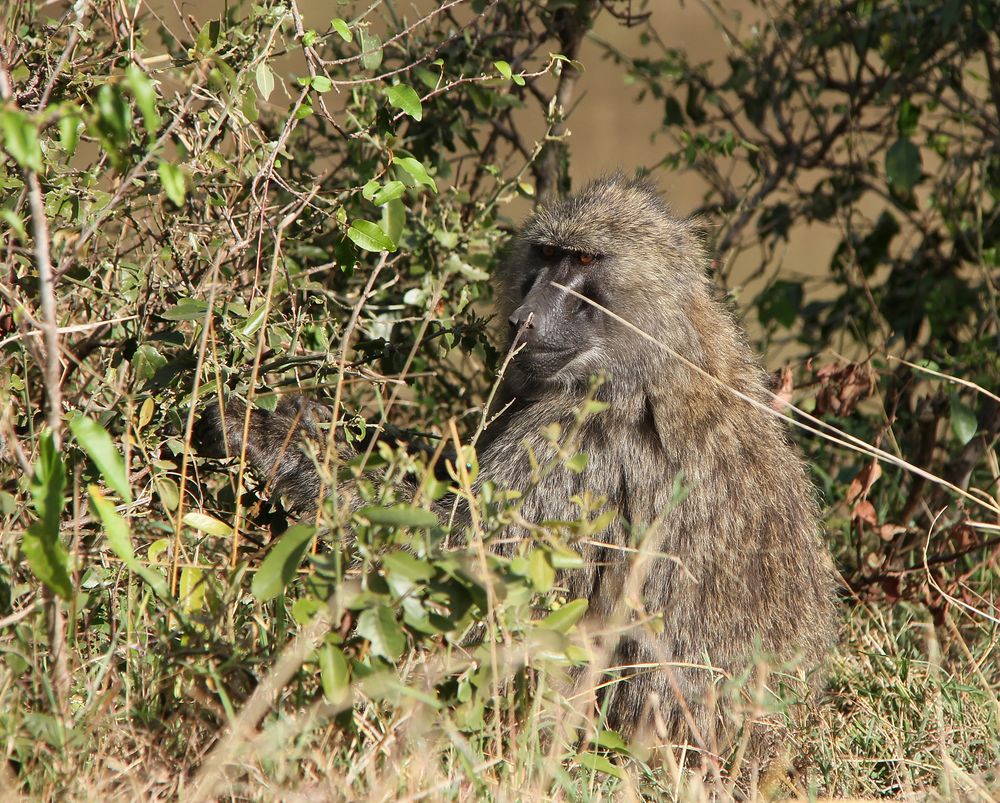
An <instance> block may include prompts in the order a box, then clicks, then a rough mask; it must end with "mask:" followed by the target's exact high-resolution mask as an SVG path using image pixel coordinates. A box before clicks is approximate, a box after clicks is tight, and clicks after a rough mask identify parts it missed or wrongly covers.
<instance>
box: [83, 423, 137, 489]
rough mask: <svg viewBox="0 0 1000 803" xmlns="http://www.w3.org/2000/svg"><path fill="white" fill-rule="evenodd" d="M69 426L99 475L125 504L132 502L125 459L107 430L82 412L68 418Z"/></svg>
mask: <svg viewBox="0 0 1000 803" xmlns="http://www.w3.org/2000/svg"><path fill="white" fill-rule="evenodd" d="M69 428H70V430H71V431H72V432H73V436H74V437H75V438H76V440H77V443H79V444H80V446H81V447H82V448H83V450H84V451H85V452H86V453H87V454H88V455H89V456H90V459H91V460H93V461H94V465H95V466H97V470H98V471H100V472H101V476H102V477H103V478H104V481H105V482H106V483H107V484H108V487H110V488H112V489H113V490H114V491H115V493H117V494H118V495H119V496H120V497H121V498H122V500H124V501H125V502H126V504H131V503H132V489H131V488H129V485H128V476H127V474H126V472H125V461H124V460H122V456H121V454H119V453H118V450H117V449H116V448H115V444H114V441H113V440H111V436H110V435H109V434H108V431H107V430H106V429H105V428H104V427H103V426H101V425H100V424H99V423H98V422H97V421H94V420H93V419H92V418H88V417H87V416H85V415H83V414H79V415H75V416H73V417H72V418H71V419H70V422H69Z"/></svg>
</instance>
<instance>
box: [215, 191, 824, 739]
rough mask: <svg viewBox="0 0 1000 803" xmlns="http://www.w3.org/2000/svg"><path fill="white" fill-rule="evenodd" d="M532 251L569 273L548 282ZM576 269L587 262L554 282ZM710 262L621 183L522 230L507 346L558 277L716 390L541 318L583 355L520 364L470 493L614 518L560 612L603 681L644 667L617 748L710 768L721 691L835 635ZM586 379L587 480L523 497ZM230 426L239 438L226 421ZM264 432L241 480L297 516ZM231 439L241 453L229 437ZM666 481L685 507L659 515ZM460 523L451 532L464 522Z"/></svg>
mask: <svg viewBox="0 0 1000 803" xmlns="http://www.w3.org/2000/svg"><path fill="white" fill-rule="evenodd" d="M542 246H550V247H553V248H556V249H562V250H563V251H564V252H566V254H567V255H568V256H567V257H566V259H565V260H564V261H563V262H561V263H559V264H558V265H556V264H555V263H554V262H553V263H551V265H552V266H551V267H546V266H547V265H549V264H550V263H545V262H544V259H543V258H542V257H541V256H540V253H541V252H540V251H539V249H540V247H542ZM549 250H551V249H549ZM576 252H585V253H590V254H596V255H598V259H597V260H596V261H595V262H594V263H593V264H591V265H588V266H582V265H581V266H580V267H579V274H576V273H573V272H572V271H570V272H567V271H568V270H569V269H568V268H567V267H566V266H567V265H572V264H575V263H573V262H572V259H573V256H574V254H575V253H576ZM708 262H709V260H708V256H707V254H706V250H705V247H704V245H703V243H702V242H701V239H700V237H699V235H698V233H697V231H696V228H695V226H694V224H692V223H691V222H689V221H684V220H680V219H677V218H675V217H673V216H672V215H671V214H670V213H669V211H668V209H667V207H666V206H665V205H664V203H663V202H662V201H661V200H660V198H659V197H658V196H657V195H656V193H655V192H654V191H653V190H652V189H651V188H650V187H649V186H648V185H647V184H645V183H642V182H638V181H632V180H626V179H624V178H622V177H618V176H616V177H612V178H609V179H603V180H600V181H597V182H595V183H593V184H591V185H590V186H589V187H587V188H586V189H584V190H583V191H582V192H580V193H579V194H577V195H575V196H572V197H570V198H567V199H565V200H563V201H560V202H556V203H554V204H552V205H550V206H548V207H546V208H544V209H542V210H541V211H540V212H538V213H537V214H536V215H535V216H534V217H533V218H532V219H531V220H529V221H528V223H527V224H526V225H525V227H524V229H523V231H522V232H521V233H520V235H519V236H518V237H517V238H516V239H515V241H514V242H513V244H512V247H511V248H510V251H509V254H508V256H507V258H506V259H505V261H504V263H503V265H502V267H501V269H500V271H499V273H498V276H497V290H498V305H499V310H500V313H501V315H502V316H503V317H504V318H507V317H511V319H512V324H515V323H516V324H517V325H518V326H520V328H521V332H522V333H523V332H524V330H525V326H524V324H525V320H524V316H523V314H522V315H519V313H518V310H519V309H521V310H522V312H523V304H525V303H527V302H526V301H525V292H526V288H528V287H533V288H540V289H538V290H536V289H532V290H531V291H530V292H531V293H541V292H542V291H543V290H544V291H545V292H549V293H554V292H555V290H552V289H551V287H549V288H548V289H546V288H542V287H541V284H539V283H543V284H544V283H547V282H549V279H550V278H551V277H553V276H556V277H558V276H564V277H569V278H568V279H566V281H570V280H572V281H576V282H578V286H579V287H580V288H581V292H583V293H584V294H586V295H588V296H589V297H596V300H597V301H599V302H600V303H601V304H602V305H604V306H606V307H607V308H608V309H610V310H612V311H613V312H615V313H617V314H618V315H620V316H622V317H623V318H625V319H627V320H628V321H630V322H631V323H633V324H634V325H635V326H637V327H639V328H640V329H641V330H642V331H644V332H646V333H648V334H649V335H652V336H653V337H654V338H655V339H656V340H657V341H659V342H660V343H662V344H664V345H665V346H668V347H669V348H670V349H671V350H673V351H674V352H676V353H679V354H680V355H682V356H683V357H685V358H686V359H687V360H689V361H690V362H692V363H694V364H695V365H697V366H699V367H700V368H701V369H703V370H704V371H705V372H707V373H708V374H709V375H710V376H711V377H714V380H713V379H711V378H709V377H707V376H704V375H702V374H701V373H699V372H698V371H696V370H694V369H692V368H691V367H690V366H689V365H687V364H685V363H684V362H683V361H680V360H678V359H676V358H675V357H673V356H671V354H670V353H669V352H668V351H666V350H664V349H661V348H658V347H656V346H654V345H652V344H650V343H648V342H645V341H643V340H642V339H641V338H639V336H638V335H636V334H635V333H634V332H633V331H631V330H629V329H628V328H627V327H625V326H623V325H622V324H620V323H618V322H616V321H613V320H611V319H610V318H609V316H606V315H601V314H600V313H595V312H593V311H592V310H586V311H584V310H583V309H577V307H576V306H575V304H571V303H570V300H569V299H568V298H567V297H566V296H565V295H564V294H559V295H558V296H552V298H553V299H555V300H554V301H552V304H551V305H550V306H545V305H543V306H540V307H538V315H539V318H538V327H539V328H537V329H535V330H534V332H533V334H535V335H536V336H541V334H543V333H544V332H545V331H551V332H555V333H556V335H557V336H558V339H559V344H560V347H561V346H562V345H563V344H565V343H571V344H572V343H579V344H581V345H580V346H579V348H578V350H577V351H575V352H574V353H573V354H572V356H571V358H570V361H569V362H568V363H567V364H565V365H562V366H561V367H559V368H558V369H557V370H554V371H553V372H552V373H551V374H550V375H546V374H545V373H544V372H541V373H540V372H539V369H538V367H537V366H536V367H535V368H534V369H532V368H531V365H532V363H531V358H530V354H529V356H527V357H521V356H518V357H516V358H515V359H514V361H513V362H512V364H511V368H510V371H509V373H508V375H507V376H506V377H505V378H504V381H503V384H502V386H501V392H500V393H499V394H498V395H499V398H500V403H499V404H498V405H497V407H498V408H505V411H504V412H502V413H501V414H499V415H498V416H497V417H496V418H495V420H494V421H493V422H492V423H491V424H490V426H489V427H488V428H487V429H486V430H485V432H484V433H483V437H482V438H481V440H480V442H479V444H478V447H477V448H478V453H479V464H480V471H479V477H478V480H477V482H478V483H482V482H484V481H486V480H489V481H491V482H493V483H495V484H496V485H497V486H500V487H504V488H513V489H518V490H520V491H521V492H522V493H523V501H522V503H521V504H522V506H521V514H522V516H523V517H524V519H525V520H527V521H530V522H541V521H546V520H563V521H572V520H575V519H577V518H579V516H580V509H579V507H578V505H577V503H576V502H574V500H573V498H574V496H576V495H578V494H581V493H583V492H584V491H590V492H592V493H593V494H594V495H595V496H598V497H605V498H606V499H607V504H608V505H609V506H611V507H613V508H614V509H615V510H616V511H617V515H616V517H615V518H614V520H613V522H612V523H611V525H610V526H609V527H608V528H607V529H606V530H605V531H604V532H603V533H601V534H599V536H597V537H596V539H598V540H599V541H600V542H602V543H599V544H594V543H586V544H578V545H577V548H578V549H579V550H580V552H581V553H582V555H583V557H584V562H585V568H584V569H581V570H573V571H568V572H566V573H565V574H564V576H562V577H561V578H560V580H561V582H562V583H563V584H564V585H565V586H566V589H567V594H568V597H569V598H578V597H579V598H584V599H587V600H589V603H590V607H589V612H590V625H589V627H590V628H591V630H592V632H594V633H595V637H596V638H597V639H598V643H599V645H601V646H603V649H604V653H605V663H606V665H607V666H608V667H616V666H625V667H633V666H635V665H637V664H638V665H649V664H653V665H657V667H656V668H653V669H650V668H649V667H648V666H647V667H644V668H639V669H624V670H622V673H623V675H624V676H628V677H629V679H628V680H627V681H625V682H620V683H617V684H614V685H613V687H612V690H611V692H610V695H609V699H606V700H605V701H604V704H605V705H606V706H607V710H608V719H609V722H610V724H611V726H612V727H614V728H617V729H618V730H620V731H622V732H623V733H624V734H626V735H640V734H644V733H645V734H650V735H651V734H654V733H656V734H657V735H658V737H659V738H661V739H662V738H666V739H669V740H671V741H675V742H676V741H689V742H690V741H692V740H694V742H700V743H701V744H702V746H705V747H708V748H709V749H712V748H722V749H726V748H728V747H731V746H732V745H733V743H734V739H735V736H736V734H737V727H736V726H735V725H734V724H733V721H732V717H730V716H729V714H730V712H731V707H730V706H728V704H727V705H722V706H720V705H712V704H710V703H709V702H708V700H709V698H711V697H712V696H713V694H714V687H715V686H716V684H717V681H718V679H719V677H720V676H725V675H738V674H739V673H740V672H742V671H743V670H744V669H745V668H746V667H747V666H748V664H749V663H750V662H751V660H752V659H753V657H754V655H755V654H757V653H762V654H764V655H768V656H772V657H774V658H775V659H777V660H778V661H790V660H793V659H798V660H799V661H800V667H802V668H803V669H805V670H808V669H810V668H812V667H814V666H816V665H817V664H818V662H819V661H820V660H821V658H822V656H823V654H824V653H825V652H826V650H827V649H828V646H829V644H830V642H831V639H832V637H833V634H834V628H835V624H834V622H835V615H834V607H833V591H834V580H833V578H834V573H833V569H832V565H831V562H830V560H829V557H828V554H827V551H826V548H825V546H824V544H823V543H822V540H821V538H820V534H819V528H818V523H817V510H816V505H815V502H814V499H813V491H812V488H811V487H810V484H809V482H808V480H807V477H806V471H805V467H804V465H803V463H802V460H801V458H800V457H799V456H798V454H797V452H796V450H795V449H794V448H793V447H792V445H791V444H790V443H789V440H788V436H787V433H786V431H785V429H784V427H783V425H782V424H781V422H780V421H779V420H777V419H776V418H774V417H773V416H770V415H768V414H767V413H766V412H765V411H764V410H762V409H760V408H758V407H755V406H753V405H751V404H749V403H747V402H746V401H745V400H741V399H739V398H737V397H736V396H734V395H733V394H732V393H730V392H729V391H728V390H727V388H733V389H736V390H738V391H739V392H741V393H742V394H745V395H746V396H749V397H750V398H752V399H755V400H758V401H759V402H761V403H762V404H764V405H766V404H767V403H768V399H767V396H766V393H765V386H766V378H765V375H764V373H763V372H762V370H761V369H760V367H759V366H758V364H757V362H756V360H755V359H754V356H753V355H752V353H751V351H750V349H749V347H748V345H747V343H746V341H745V339H744V337H743V335H742V333H741V332H740V330H739V328H738V326H737V325H736V323H735V322H734V320H733V318H732V316H731V315H730V314H729V312H728V311H727V310H726V309H725V308H724V307H723V306H722V305H721V304H720V303H719V302H718V301H716V300H715V299H714V297H713V294H712V292H711V289H710V283H709V281H708V278H707V276H706V269H707V266H708ZM533 282H534V284H532V283H533ZM546 304H548V302H547V301H546ZM560 305H562V306H560ZM571 309H572V310H576V312H574V313H573V315H575V316H576V317H573V315H569V313H568V312H566V310H571ZM585 316H589V317H585ZM588 321H590V323H588ZM532 325H534V324H532V323H531V322H530V321H529V322H528V324H527V328H529V329H530V328H531V327H532ZM546 327H548V329H546ZM595 333H597V334H596V335H595ZM546 359H547V358H546ZM540 364H543V365H544V364H547V363H540ZM596 375H600V376H602V377H603V380H604V381H603V384H601V385H600V387H599V389H598V390H597V391H596V393H597V398H598V399H600V400H603V401H606V402H607V403H608V405H609V406H608V408H607V409H606V410H605V411H604V412H601V413H598V414H596V415H594V416H591V417H589V418H587V419H586V420H585V421H584V423H583V425H582V427H581V428H580V429H579V431H578V433H577V436H576V437H577V440H576V443H575V444H574V445H573V450H574V451H576V450H579V451H583V452H585V453H586V454H587V455H588V457H589V461H588V463H587V465H586V467H585V468H584V469H583V470H582V471H581V472H579V473H574V472H572V471H569V470H567V469H566V468H564V467H562V466H557V467H556V468H555V470H552V471H550V472H549V473H545V474H544V475H543V476H542V477H541V479H540V480H538V481H537V483H536V482H535V480H533V478H532V477H533V472H532V467H531V465H530V462H529V457H528V454H529V451H533V452H534V454H535V455H538V456H544V455H551V454H552V447H551V445H550V444H549V442H548V441H547V440H546V439H545V437H544V436H543V435H542V434H541V433H540V429H541V428H542V427H545V426H546V425H550V424H553V423H559V424H560V425H561V431H562V433H563V434H564V437H568V435H567V433H570V432H572V431H573V429H574V423H575V421H576V410H577V409H578V407H579V405H580V403H581V402H582V401H583V400H584V399H585V398H586V397H587V394H588V388H589V387H590V385H591V377H593V376H596ZM715 380H717V381H715ZM255 415H256V413H255ZM262 415H264V414H262ZM230 417H231V418H234V419H235V418H238V420H239V424H240V426H241V427H242V422H243V419H242V415H238V416H232V415H231V416H230ZM264 420H265V419H264V418H261V419H260V420H259V421H258V420H257V419H255V420H254V421H253V422H252V423H253V424H254V426H253V427H252V428H251V436H252V437H251V441H253V439H254V437H258V434H259V435H260V438H259V442H258V443H256V444H253V445H252V446H251V445H248V451H249V453H250V459H251V462H252V463H253V464H254V465H255V466H256V467H257V468H258V469H261V470H263V472H264V473H265V474H272V473H273V474H275V475H276V479H277V480H278V482H277V483H276V484H277V485H278V486H279V490H284V491H287V492H290V493H291V494H292V496H293V497H294V498H295V499H296V501H297V502H298V503H299V505H300V506H303V507H308V506H309V504H310V503H311V501H312V500H314V499H315V497H316V494H317V492H318V484H317V482H316V481H315V471H313V470H312V469H311V462H310V461H308V460H307V459H305V458H303V457H302V455H301V454H300V451H299V450H298V449H291V450H286V452H285V458H284V460H285V462H286V463H287V464H288V465H287V466H286V465H285V464H284V463H282V464H281V465H280V467H278V468H276V467H275V464H276V460H275V458H274V454H275V453H276V449H275V444H276V443H277V442H278V441H279V440H280V441H282V442H284V441H285V440H286V438H287V433H288V425H289V420H288V416H287V415H281V416H274V417H273V422H272V423H273V426H272V427H268V426H266V425H263V422H264ZM257 423H261V426H260V427H257V426H256V424H257ZM282 427H284V429H282ZM275 433H277V434H275ZM238 434H240V435H241V433H238ZM279 436H280V438H279ZM227 440H228V443H229V447H230V450H233V451H235V450H237V449H238V448H239V445H240V439H239V437H236V438H234V437H232V435H230V437H228V439H227ZM678 477H679V478H680V480H681V483H682V484H683V486H684V488H685V489H686V496H684V498H683V499H682V501H680V502H679V503H678V504H674V502H675V500H674V498H673V496H674V492H673V489H674V485H675V479H677V478H678ZM536 479H537V478H536ZM458 519H459V520H458V527H459V528H461V527H463V526H465V525H467V524H468V520H469V519H468V514H467V511H465V512H460V515H459V517H458ZM647 526H648V527H649V531H648V532H649V535H648V537H647V538H646V540H645V542H644V543H643V544H642V546H643V549H644V550H645V551H647V552H649V553H652V554H653V556H652V557H646V558H645V559H643V560H641V561H639V562H638V563H637V562H636V561H635V559H634V558H635V553H634V551H632V552H629V551H626V550H627V549H628V548H634V547H636V546H637V545H638V541H637V539H636V538H635V537H634V536H633V533H636V532H638V531H639V530H641V529H642V528H643V527H647ZM505 535H506V536H508V537H507V538H506V539H505V542H506V543H507V546H506V547H503V548H504V549H506V550H508V551H514V550H515V549H516V542H517V540H518V538H517V536H521V537H523V536H524V535H525V534H524V533H520V532H513V533H506V534H505ZM510 536H514V538H510ZM622 548H626V549H622ZM697 667H713V668H714V671H713V670H712V669H709V668H697ZM603 679H604V678H601V677H598V678H597V680H598V681H600V680H603ZM692 726H693V727H692ZM759 741H760V742H761V743H763V742H764V741H765V740H764V739H761V740H759ZM751 748H752V749H757V748H758V745H755V744H751ZM758 752H760V751H759V750H758Z"/></svg>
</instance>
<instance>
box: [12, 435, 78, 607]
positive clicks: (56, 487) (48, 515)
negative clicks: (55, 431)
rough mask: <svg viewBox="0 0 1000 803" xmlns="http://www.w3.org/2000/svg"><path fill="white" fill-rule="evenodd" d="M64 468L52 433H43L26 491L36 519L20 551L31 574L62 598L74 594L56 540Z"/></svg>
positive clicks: (65, 560)
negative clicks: (36, 514) (29, 495)
mask: <svg viewBox="0 0 1000 803" xmlns="http://www.w3.org/2000/svg"><path fill="white" fill-rule="evenodd" d="M65 488H66V468H65V466H63V463H62V459H61V458H60V457H59V453H58V451H56V446H55V441H54V440H53V437H52V431H51V430H49V429H46V430H44V431H43V432H42V435H41V437H40V438H39V444H38V457H37V458H36V460H35V465H34V466H33V471H32V473H31V479H30V480H29V481H28V490H29V491H30V493H31V498H32V506H33V507H34V508H35V512H36V513H38V516H39V520H38V521H36V522H34V523H33V524H32V525H31V526H30V527H28V529H27V530H25V532H24V536H23V537H22V539H21V551H22V552H23V553H24V557H25V559H26V560H27V561H28V568H30V569H31V572H32V574H34V575H35V577H37V578H38V579H39V580H41V581H42V582H43V583H44V584H45V585H46V586H48V587H49V588H50V589H51V590H52V591H53V592H54V593H56V594H58V595H59V596H60V597H62V598H63V599H69V598H70V597H72V595H73V583H72V581H71V580H70V576H69V553H68V552H67V551H66V548H65V547H64V546H63V545H62V542H61V541H60V540H59V522H60V518H61V517H62V510H63V506H64V505H65V503H66V500H65V498H64V497H63V491H64V490H65Z"/></svg>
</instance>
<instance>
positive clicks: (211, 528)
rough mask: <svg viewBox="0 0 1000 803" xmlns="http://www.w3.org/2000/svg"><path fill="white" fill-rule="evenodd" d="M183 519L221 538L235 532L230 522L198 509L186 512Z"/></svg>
mask: <svg viewBox="0 0 1000 803" xmlns="http://www.w3.org/2000/svg"><path fill="white" fill-rule="evenodd" d="M183 521H184V523H185V524H186V525H187V526H188V527H193V528H194V529H195V530H201V532H203V533H208V534H209V535H214V536H217V537H219V538H228V537H229V536H231V535H232V534H233V528H232V527H230V526H229V525H228V524H226V523H225V522H222V521H219V520H218V519H216V518H213V517H212V516H209V515H208V514H207V513H199V512H198V511H197V510H192V511H189V512H188V513H185V514H184V519H183Z"/></svg>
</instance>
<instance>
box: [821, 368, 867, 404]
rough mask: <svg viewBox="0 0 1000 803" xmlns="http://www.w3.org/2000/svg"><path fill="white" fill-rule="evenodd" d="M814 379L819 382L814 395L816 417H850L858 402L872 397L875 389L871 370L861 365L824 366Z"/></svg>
mask: <svg viewBox="0 0 1000 803" xmlns="http://www.w3.org/2000/svg"><path fill="white" fill-rule="evenodd" d="M816 378H817V379H819V382H820V390H819V393H817V394H816V414H817V415H823V414H824V413H832V414H833V415H838V416H847V415H850V414H851V413H853V412H854V409H855V408H856V407H857V406H858V402H860V401H862V400H863V399H867V398H868V397H869V396H871V395H872V391H873V390H874V387H875V382H874V377H873V376H872V372H871V370H870V369H869V368H868V365H867V364H862V363H850V364H849V365H846V366H844V367H843V368H841V367H840V364H839V363H833V364H831V365H825V366H823V367H822V368H820V369H819V370H818V371H817V372H816Z"/></svg>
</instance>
